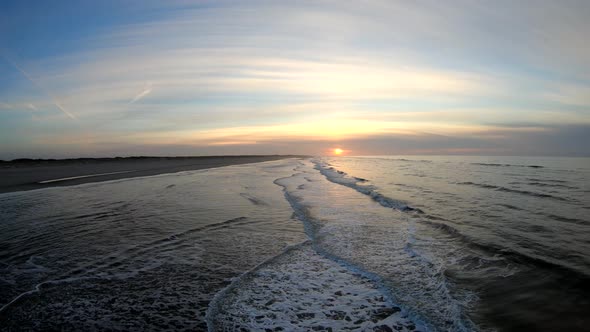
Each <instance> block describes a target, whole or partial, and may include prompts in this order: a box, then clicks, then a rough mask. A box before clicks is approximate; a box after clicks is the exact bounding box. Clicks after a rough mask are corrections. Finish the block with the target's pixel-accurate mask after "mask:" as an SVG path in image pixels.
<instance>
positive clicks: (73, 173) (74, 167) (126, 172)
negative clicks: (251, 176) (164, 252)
mask: <svg viewBox="0 0 590 332" xmlns="http://www.w3.org/2000/svg"><path fill="white" fill-rule="evenodd" d="M300 157H304V156H299V155H269V156H259V155H256V156H254V155H253V156H248V155H244V156H203V157H126V158H121V157H117V158H80V159H61V160H59V159H20V160H14V161H8V162H7V161H4V162H2V163H0V193H9V192H17V191H28V190H35V189H42V188H50V187H63V186H72V185H78V184H83V183H90V182H103V181H110V180H118V179H125V178H134V177H143V176H151V175H158V174H165V173H176V172H183V171H192V170H199V169H207V168H215V167H223V166H230V165H239V164H250V163H257V162H264V161H273V160H280V159H287V158H300Z"/></svg>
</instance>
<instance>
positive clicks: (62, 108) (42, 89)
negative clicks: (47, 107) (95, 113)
mask: <svg viewBox="0 0 590 332" xmlns="http://www.w3.org/2000/svg"><path fill="white" fill-rule="evenodd" d="M2 57H3V58H4V60H6V62H8V63H10V64H11V65H12V66H13V67H14V68H16V69H17V70H18V71H19V72H20V73H21V74H22V75H23V76H24V77H25V78H26V79H27V80H28V81H29V82H31V84H33V85H34V86H35V87H36V88H37V89H39V91H41V92H42V93H43V94H45V95H46V96H47V97H49V98H50V99H51V101H52V103H53V105H54V106H55V107H56V108H57V109H58V110H60V111H61V112H62V113H63V114H65V115H66V116H67V117H68V118H70V119H72V120H75V119H76V117H75V116H74V115H73V114H72V113H70V112H69V111H67V110H66V109H65V108H64V107H63V106H62V105H61V103H60V102H59V101H58V100H57V98H55V97H54V96H53V95H52V94H51V93H49V92H48V91H47V90H46V89H44V88H43V87H42V86H41V85H40V84H39V83H38V82H37V81H36V80H34V79H33V78H32V77H31V75H29V73H28V72H26V71H25V70H24V69H23V68H22V67H21V66H19V65H18V64H17V63H16V62H15V61H13V60H11V59H9V58H8V57H7V56H6V55H2Z"/></svg>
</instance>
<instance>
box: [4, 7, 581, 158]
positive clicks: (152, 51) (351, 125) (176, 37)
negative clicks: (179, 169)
mask: <svg viewBox="0 0 590 332" xmlns="http://www.w3.org/2000/svg"><path fill="white" fill-rule="evenodd" d="M500 1H501V2H502V5H498V6H494V7H493V8H492V7H490V6H489V5H488V4H486V3H484V2H474V1H463V0H458V1H456V2H453V3H440V2H437V1H429V0H427V1H421V2H407V1H381V0H370V1H366V2H363V4H362V5H361V4H358V3H354V2H346V3H338V6H335V4H334V3H333V2H317V1H309V2H296V3H286V2H270V3H269V2H266V1H257V0H254V1H250V2H247V3H246V2H233V1H230V2H225V1H220V2H215V5H211V6H199V5H196V6H191V5H187V4H182V5H179V6H177V5H176V4H175V3H169V2H168V3H166V4H165V5H162V4H158V5H156V6H162V7H164V8H163V9H166V10H165V11H163V13H164V12H165V14H162V15H159V14H156V13H155V12H154V11H149V13H148V11H147V10H146V11H143V10H142V8H141V6H139V7H134V8H132V9H130V8H127V9H123V10H129V11H130V12H129V14H132V16H133V17H134V19H133V20H129V21H125V20H124V21H123V22H118V23H113V24H112V25H106V26H102V27H100V29H95V28H96V27H92V28H93V29H91V30H89V31H91V32H92V33H89V34H88V37H87V39H85V40H83V41H79V40H76V41H77V42H76V43H71V45H69V47H64V48H63V50H60V51H54V53H51V54H48V55H39V56H36V57H31V58H28V59H26V62H23V63H25V64H26V65H27V69H30V70H31V71H34V72H35V74H36V75H35V76H32V77H31V75H29V73H28V72H27V71H24V70H22V67H19V66H18V65H17V64H16V63H12V62H10V61H8V60H7V61H8V62H9V63H11V64H12V66H14V67H15V68H16V69H17V70H18V71H19V72H20V73H21V74H22V75H23V76H24V77H25V78H27V80H28V81H30V82H31V83H32V84H33V85H34V86H35V87H36V89H37V90H39V91H41V92H43V94H44V95H45V96H47V97H49V99H50V100H51V103H49V101H47V100H45V99H47V98H40V97H39V96H38V95H36V96H32V94H33V93H30V91H28V90H27V89H26V87H20V86H18V84H16V83H14V82H8V83H7V82H6V81H4V80H3V78H0V83H4V85H5V86H9V87H10V88H11V91H10V93H6V95H2V93H0V97H2V101H3V102H5V104H6V105H8V106H2V105H0V108H2V109H3V110H5V109H8V108H21V109H22V108H25V107H28V106H26V105H27V103H31V104H33V105H35V107H36V108H37V109H38V111H37V116H39V117H40V118H43V120H44V121H39V125H38V127H37V128H36V131H35V132H32V133H28V134H29V135H30V136H35V137H37V138H38V139H37V142H39V143H38V144H41V145H43V144H48V143H44V142H54V143H55V144H64V146H65V144H74V145H75V144H78V143H80V142H81V139H80V138H81V137H84V138H85V139H87V141H85V144H87V145H88V146H90V145H92V144H94V145H93V146H95V147H96V146H101V147H104V149H103V150H100V151H108V149H109V147H110V148H111V149H114V148H115V147H121V146H128V147H129V148H130V149H131V147H132V146H134V147H138V146H142V144H143V145H151V146H160V147H161V146H164V145H167V146H175V145H183V146H184V145H186V146H195V147H197V146H198V147H199V148H200V149H201V151H216V150H214V148H218V149H220V150H217V151H219V152H220V153H221V152H227V151H232V150H231V148H232V147H234V146H236V147H237V146H239V147H240V149H251V150H248V151H257V152H263V151H259V150H258V149H259V148H260V149H261V148H262V147H268V148H269V149H270V148H271V147H272V146H274V147H278V146H279V145H280V144H287V143H285V137H287V138H289V139H292V140H293V142H295V141H299V142H300V146H301V147H303V146H305V147H306V149H308V150H309V151H312V150H313V148H312V145H308V144H306V143H305V142H312V141H318V142H320V141H322V142H334V141H338V140H342V141H346V142H350V144H352V142H353V141H354V142H356V143H355V144H357V143H358V144H357V145H356V147H355V149H357V151H358V149H359V148H360V146H361V144H373V143H375V144H377V143H376V142H381V141H379V140H363V137H373V138H374V137H377V136H379V137H385V136H387V135H390V137H392V140H393V141H395V140H402V138H403V140H402V141H404V142H405V141H407V142H413V141H412V140H410V139H409V137H410V136H411V137H422V138H424V137H426V136H425V135H426V134H425V133H427V134H428V135H444V136H445V137H454V138H456V139H457V142H459V141H461V142H462V143H461V144H457V145H452V146H445V147H444V149H447V150H444V151H471V152H473V151H476V150H477V149H480V150H479V151H484V152H482V153H486V152H485V151H491V150H485V149H488V148H490V149H495V148H496V147H495V146H494V145H493V144H491V147H489V146H487V145H486V146H484V144H482V143H481V142H482V141H483V140H488V141H490V142H491V141H495V142H500V141H503V140H504V138H505V137H512V138H516V137H520V136H519V135H517V134H516V132H518V133H523V135H525V134H524V133H525V132H526V130H525V129H524V128H518V129H513V130H514V132H508V130H499V129H498V128H499V127H502V126H504V127H510V126H511V125H514V126H517V125H518V124H519V123H528V124H530V127H535V128H541V129H543V128H552V127H554V126H556V125H559V126H563V127H560V128H567V126H568V125H572V124H579V125H586V124H589V123H590V114H589V113H588V112H589V111H588V110H590V99H588V98H587V96H588V91H590V90H589V89H590V88H589V87H590V82H589V81H588V74H589V73H590V72H588V68H590V62H589V61H590V60H589V59H590V58H588V57H587V55H588V48H587V47H586V48H584V45H585V44H584V42H583V41H584V38H585V36H586V35H587V34H588V33H590V23H589V22H590V21H588V20H587V15H586V13H588V9H589V6H588V5H587V4H585V3H579V4H578V3H575V2H573V1H572V2H569V1H567V2H564V3H560V4H559V5H556V4H554V3H552V2H550V1H544V0H539V1H534V2H528V1H523V2H519V3H513V2H509V1H505V2H504V1H503V0H500ZM150 8H152V9H153V7H150ZM121 17H126V16H125V15H121ZM22 24H25V23H24V22H23V23H22ZM96 31H99V33H96ZM76 38H77V37H76ZM30 42H31V43H33V41H30ZM60 45H61V44H60ZM72 45H73V46H72ZM33 69H34V70H33ZM146 82H149V83H146ZM41 87H51V91H52V92H53V93H51V94H49V93H47V92H46V90H45V89H42V88H41ZM154 87H155V88H154ZM55 95H59V96H60V99H59V100H57V99H56V98H54V96H55ZM35 97H37V98H35ZM62 105H67V106H68V107H67V109H68V110H69V109H72V110H76V115H77V116H78V117H79V118H80V119H83V121H81V120H80V121H77V123H76V125H75V126H74V125H72V126H68V125H67V124H64V123H63V121H61V122H60V120H61V119H59V118H57V117H56V115H59V116H61V114H59V113H57V112H47V109H48V108H50V107H51V108H53V107H55V108H58V109H59V110H60V111H61V112H62V113H63V114H65V115H66V116H68V117H70V118H74V116H73V115H72V114H71V112H68V110H66V108H64V107H63V106H62ZM29 108H30V107H29ZM4 113H6V114H9V113H10V112H4V111H3V114H4ZM15 118H16V117H15ZM14 121H16V120H14ZM43 126H44V127H43ZM56 127H59V128H60V130H55V128H56ZM1 129H3V127H1V126H0V130H1ZM490 133H494V134H493V135H492V134H490ZM14 135H15V137H20V136H18V135H22V136H23V137H25V134H24V133H22V134H21V133H16V131H15V134H14ZM526 135H533V134H532V133H529V132H527V133H526ZM556 135H565V129H564V130H558V131H556ZM388 137H389V136H388ZM428 137H430V136H428ZM473 137H477V138H481V140H479V139H478V140H472V139H471V138H473ZM527 137H528V136H527ZM531 137H532V136H531ZM77 138H78V139H77ZM431 138H432V137H431ZM22 140H23V141H25V139H24V138H23V139H22ZM423 141H424V142H428V144H431V147H430V148H429V147H428V146H420V147H419V148H416V149H415V151H435V150H436V149H437V148H439V147H437V145H436V139H434V138H432V139H426V138H424V140H423ZM68 142H69V143H68ZM71 142H74V143H71ZM272 142H275V143H276V145H273V144H271V143H272ZM363 142H364V143H363ZM371 142H373V143H371ZM390 143H391V142H390ZM80 144H81V143H80ZM289 144H290V143H289ZM469 144H472V145H469ZM527 144H530V145H534V144H535V143H534V140H527ZM68 146H71V145H68ZM376 146H380V149H381V150H383V151H385V150H386V144H385V143H383V144H382V145H379V144H377V145H376ZM289 148H290V149H294V148H295V147H294V145H293V144H291V145H289ZM520 148H521V149H522V151H525V147H524V146H521V147H520ZM208 149H213V150H208ZM273 149H274V148H273ZM365 149H366V150H367V151H369V150H371V149H372V148H371V147H370V146H369V145H366V146H365ZM440 149H443V147H440ZM313 151H315V150H313ZM371 151H373V152H375V151H376V150H375V149H373V150H371ZM407 151H409V150H407ZM440 151H441V153H442V152H444V151H443V150H440ZM527 151H532V150H531V149H529V150H527ZM535 151H537V150H535ZM1 152H2V151H0V153H1ZM300 152H302V153H305V152H304V151H300ZM130 153H131V152H130ZM310 153H311V152H310ZM473 153H475V152H473ZM490 153H491V152H490Z"/></svg>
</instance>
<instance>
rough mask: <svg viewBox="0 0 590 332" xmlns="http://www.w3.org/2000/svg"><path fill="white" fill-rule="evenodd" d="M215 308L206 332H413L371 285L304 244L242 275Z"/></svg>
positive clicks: (400, 313) (373, 285)
mask: <svg viewBox="0 0 590 332" xmlns="http://www.w3.org/2000/svg"><path fill="white" fill-rule="evenodd" d="M214 302H215V303H214V306H216V310H214V313H212V315H211V316H212V317H210V320H209V323H210V326H209V328H210V331H239V330H240V329H246V330H252V331H261V330H265V329H271V330H273V331H304V330H318V331H330V330H331V331H340V330H344V329H358V330H371V331H372V330H373V329H374V328H377V329H378V328H382V329H383V331H386V330H387V328H389V329H390V330H397V331H411V330H413V329H415V328H416V327H417V325H416V324H415V323H414V322H413V321H412V320H410V319H409V318H408V317H407V316H406V315H405V314H404V313H403V312H402V311H401V309H400V308H398V307H395V306H393V305H392V304H391V302H390V301H388V300H387V298H386V297H385V295H384V294H383V293H381V292H380V290H379V289H378V287H377V286H376V285H375V283H374V282H373V281H372V280H370V279H367V278H364V277H362V276H361V275H359V274H355V273H353V272H351V271H350V270H348V269H347V268H345V267H343V266H341V265H339V264H337V263H336V262H334V261H332V260H329V259H327V258H325V257H323V256H321V255H319V254H318V253H316V252H315V251H314V250H313V248H312V247H311V244H309V243H306V244H303V245H301V246H297V247H294V248H292V249H290V250H288V251H286V252H285V253H284V254H283V255H281V256H279V257H277V258H275V259H273V260H272V261H270V262H269V263H267V264H263V265H261V266H259V267H258V268H257V269H255V270H253V271H251V272H250V273H248V274H246V275H244V276H243V277H242V278H240V279H239V280H237V281H235V282H234V283H233V284H232V285H231V286H230V287H228V288H227V289H226V290H225V291H224V292H223V294H222V295H221V296H220V297H218V298H217V299H216V300H215V301H214ZM384 326H386V327H384Z"/></svg>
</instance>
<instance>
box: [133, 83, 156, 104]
mask: <svg viewBox="0 0 590 332" xmlns="http://www.w3.org/2000/svg"><path fill="white" fill-rule="evenodd" d="M151 92H152V85H151V84H148V85H147V86H146V87H145V88H144V89H143V90H142V91H141V92H140V93H138V94H137V95H135V97H133V99H131V100H130V101H129V104H133V103H135V102H137V101H139V100H140V99H142V98H143V97H145V96H147V95H149V94H150V93H151Z"/></svg>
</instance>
